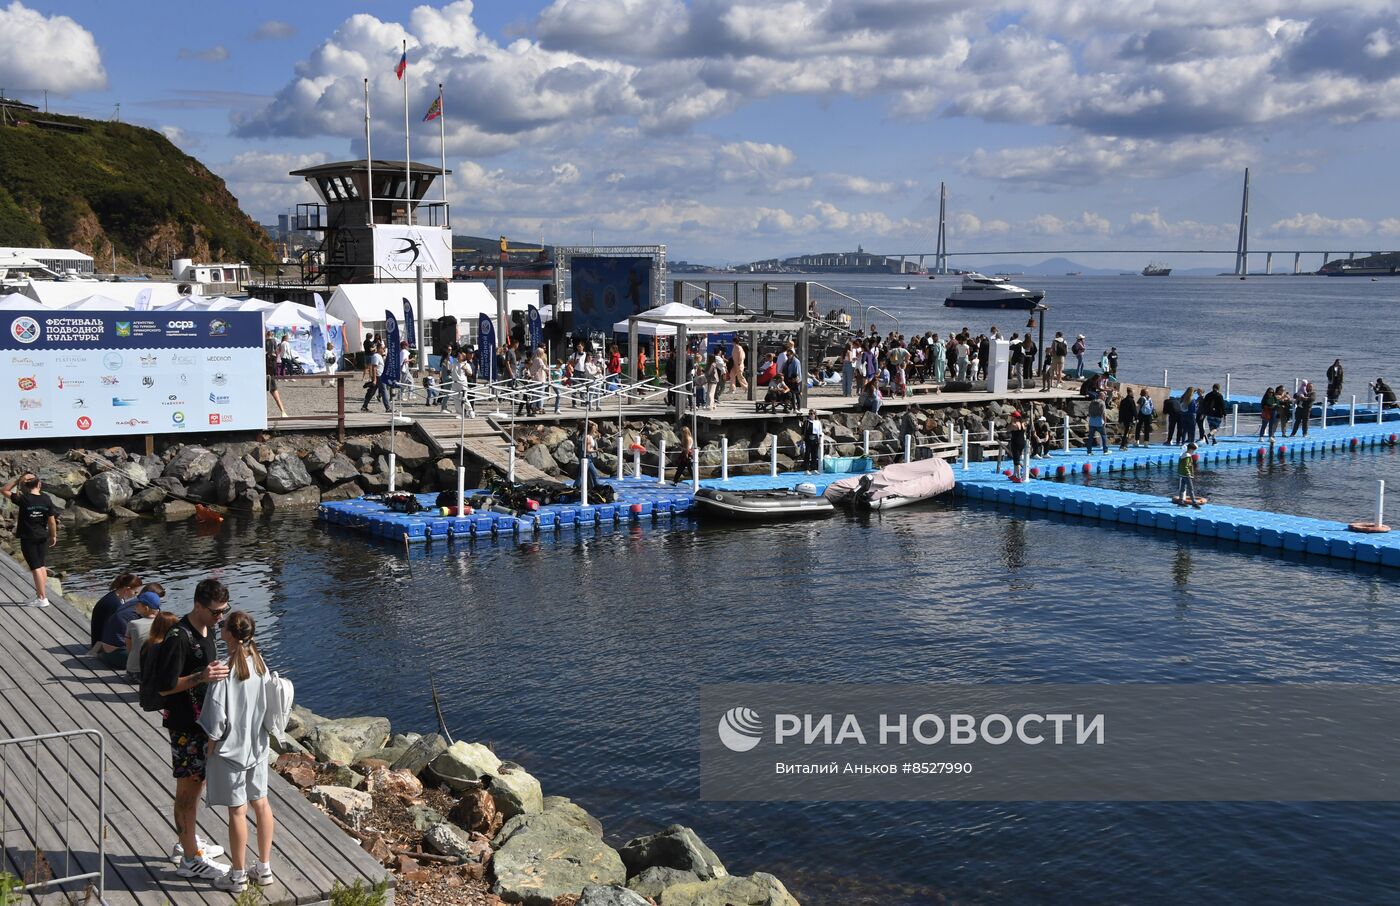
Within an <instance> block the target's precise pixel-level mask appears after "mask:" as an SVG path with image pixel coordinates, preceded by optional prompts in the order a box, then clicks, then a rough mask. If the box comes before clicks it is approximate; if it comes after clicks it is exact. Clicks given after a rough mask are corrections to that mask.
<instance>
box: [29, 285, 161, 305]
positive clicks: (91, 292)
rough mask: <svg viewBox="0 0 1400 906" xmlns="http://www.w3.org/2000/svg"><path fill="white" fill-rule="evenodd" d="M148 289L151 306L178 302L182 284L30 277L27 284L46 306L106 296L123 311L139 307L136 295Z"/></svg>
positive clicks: (35, 298) (30, 295) (32, 293)
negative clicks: (31, 278)
mask: <svg viewBox="0 0 1400 906" xmlns="http://www.w3.org/2000/svg"><path fill="white" fill-rule="evenodd" d="M146 289H148V290H150V291H151V308H159V307H160V306H162V305H168V304H169V303H171V302H177V301H179V299H180V296H181V293H180V289H179V285H178V284H175V283H148V282H144V281H133V282H131V283H106V282H98V281H92V280H30V281H29V283H28V284H27V285H26V286H25V287H24V294H25V295H26V296H28V297H29V298H31V299H33V300H34V301H35V302H38V303H39V304H40V305H42V306H43V307H45V308H68V307H70V306H72V305H73V303H75V302H81V301H83V300H84V299H86V298H88V297H89V296H105V297H106V298H108V299H111V300H112V301H114V302H116V303H117V305H116V306H115V310H117V311H120V310H121V309H124V308H125V309H132V308H135V307H136V297H137V296H138V295H140V294H141V291H142V290H146ZM87 310H88V311H96V310H97V309H87ZM108 310H109V311H110V310H113V309H108Z"/></svg>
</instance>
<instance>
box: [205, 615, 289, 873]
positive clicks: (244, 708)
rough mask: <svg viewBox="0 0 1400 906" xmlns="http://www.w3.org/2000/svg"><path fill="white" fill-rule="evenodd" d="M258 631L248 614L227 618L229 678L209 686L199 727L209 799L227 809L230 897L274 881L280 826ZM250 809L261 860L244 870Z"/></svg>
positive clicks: (266, 677)
mask: <svg viewBox="0 0 1400 906" xmlns="http://www.w3.org/2000/svg"><path fill="white" fill-rule="evenodd" d="M256 631H257V625H256V624H255V623H254V621H253V618H252V617H251V616H249V615H248V614H247V613H245V612H244V611H241V610H235V611H234V612H233V613H231V614H229V615H228V619H226V620H224V622H223V628H222V631H221V633H220V636H221V638H222V639H223V641H224V645H225V646H227V648H228V671H227V673H228V675H227V676H226V677H225V678H224V679H222V680H220V681H218V682H211V683H210V684H209V685H208V687H207V689H206V691H205V693H204V704H203V707H202V709H201V710H200V713H199V727H200V729H201V730H203V731H204V733H205V734H206V735H207V736H208V738H209V755H208V763H207V767H206V769H205V770H206V774H207V776H208V788H209V789H208V794H207V801H208V803H209V805H211V806H224V807H226V808H227V809H228V852H229V862H230V863H231V864H230V868H229V870H228V871H227V872H225V873H224V874H223V875H221V876H220V877H218V878H216V879H215V880H214V886H215V887H217V888H219V889H220V890H227V891H229V892H230V893H242V892H243V891H244V890H246V889H247V887H248V881H249V880H250V879H251V880H252V881H253V883H255V884H257V885H258V886H260V887H267V886H268V885H270V884H271V883H272V882H273V876H272V834H273V831H274V829H275V827H276V822H275V819H274V818H273V816H272V806H271V805H270V804H269V803H268V799H267V760H268V752H269V751H270V748H271V746H270V745H269V741H268V731H267V728H266V726H265V723H266V721H267V717H268V687H269V680H270V677H269V675H268V670H267V664H266V663H264V662H263V658H262V654H261V652H259V651H258V645H257V641H256V640H255V639H254V635H255V633H256ZM249 809H252V812H253V815H254V817H255V818H256V819H257V823H258V860H257V862H255V863H254V864H253V870H252V871H251V872H249V871H247V870H246V869H245V868H244V860H245V854H246V853H247V851H248V810H249Z"/></svg>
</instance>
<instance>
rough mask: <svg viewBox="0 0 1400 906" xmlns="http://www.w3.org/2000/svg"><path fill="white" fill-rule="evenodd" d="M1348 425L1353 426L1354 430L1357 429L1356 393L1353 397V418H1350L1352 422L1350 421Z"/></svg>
mask: <svg viewBox="0 0 1400 906" xmlns="http://www.w3.org/2000/svg"><path fill="white" fill-rule="evenodd" d="M1348 424H1349V425H1351V427H1353V428H1355V427H1356V394H1355V393H1353V394H1352V395H1351V418H1350V421H1348Z"/></svg>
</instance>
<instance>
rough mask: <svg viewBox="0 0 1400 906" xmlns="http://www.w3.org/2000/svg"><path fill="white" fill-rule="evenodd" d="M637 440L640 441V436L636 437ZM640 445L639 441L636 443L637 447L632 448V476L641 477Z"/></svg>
mask: <svg viewBox="0 0 1400 906" xmlns="http://www.w3.org/2000/svg"><path fill="white" fill-rule="evenodd" d="M638 440H639V441H640V438H638ZM641 446H642V445H641V443H638V444H637V448H636V449H634V450H633V451H632V477H633V478H641V477H642V450H641Z"/></svg>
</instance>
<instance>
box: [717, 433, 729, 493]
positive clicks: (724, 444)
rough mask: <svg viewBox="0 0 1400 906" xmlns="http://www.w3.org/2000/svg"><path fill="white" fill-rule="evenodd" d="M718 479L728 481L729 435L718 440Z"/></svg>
mask: <svg viewBox="0 0 1400 906" xmlns="http://www.w3.org/2000/svg"><path fill="white" fill-rule="evenodd" d="M719 477H720V479H721V480H722V481H728V480H729V435H728V434H724V435H721V436H720V439H719Z"/></svg>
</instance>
